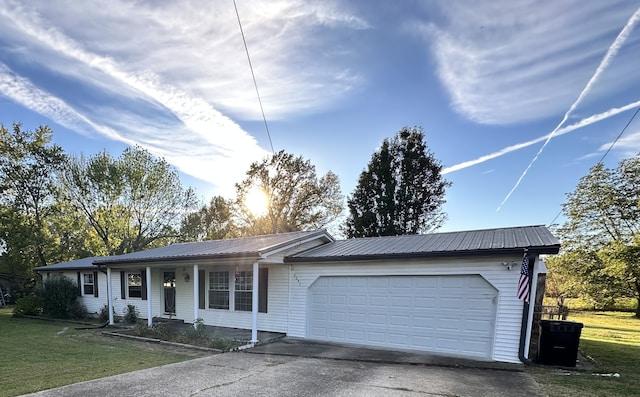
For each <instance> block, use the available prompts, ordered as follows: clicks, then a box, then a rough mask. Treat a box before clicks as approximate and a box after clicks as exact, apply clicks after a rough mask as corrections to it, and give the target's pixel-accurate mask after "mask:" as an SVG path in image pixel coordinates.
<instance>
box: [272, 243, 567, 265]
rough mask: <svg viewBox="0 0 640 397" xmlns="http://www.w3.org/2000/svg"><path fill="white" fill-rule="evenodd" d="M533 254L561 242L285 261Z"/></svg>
mask: <svg viewBox="0 0 640 397" xmlns="http://www.w3.org/2000/svg"><path fill="white" fill-rule="evenodd" d="M525 251H526V252H528V253H529V254H532V255H541V254H557V253H558V252H559V251H560V244H557V245H549V246H544V247H520V248H496V249H483V250H460V251H432V252H407V253H388V254H372V255H367V254H365V255H339V256H287V257H285V258H284V261H285V263H303V262H306V263H311V262H350V261H367V260H385V259H431V258H438V259H441V258H461V257H464V258H466V257H470V256H485V257H486V256H497V255H522V254H524V252H525Z"/></svg>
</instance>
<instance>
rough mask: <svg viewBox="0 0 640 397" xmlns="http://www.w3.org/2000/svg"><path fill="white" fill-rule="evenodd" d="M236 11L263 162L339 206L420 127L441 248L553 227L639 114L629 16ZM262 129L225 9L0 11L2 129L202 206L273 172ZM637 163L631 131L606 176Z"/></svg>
mask: <svg viewBox="0 0 640 397" xmlns="http://www.w3.org/2000/svg"><path fill="white" fill-rule="evenodd" d="M237 5H238V10H239V14H240V17H241V19H242V23H243V28H244V33H245V37H246V40H247V45H248V48H249V52H250V54H251V60H252V64H253V66H254V71H255V76H256V80H257V83H258V87H259V90H260V94H261V97H262V102H263V105H264V111H265V114H266V118H267V121H268V124H269V129H270V132H271V138H272V140H273V146H274V149H275V150H281V149H284V150H285V151H287V152H290V153H293V154H296V155H302V156H303V157H305V158H306V159H309V160H311V162H312V163H313V164H315V165H316V167H317V169H318V171H319V172H320V173H325V172H326V171H328V170H331V171H333V172H334V173H336V174H337V175H338V176H339V177H340V181H341V185H342V191H343V194H345V195H349V194H350V193H351V192H352V191H353V189H354V187H355V185H356V183H357V179H358V175H359V173H360V172H361V171H362V170H363V169H364V167H366V165H367V163H368V161H369V160H370V157H371V154H372V153H373V152H374V151H375V150H376V149H377V148H378V146H379V145H380V143H381V141H382V140H383V139H384V138H387V137H392V136H393V135H394V134H395V133H396V132H397V131H398V130H399V129H401V128H402V127H404V126H414V125H419V126H422V127H423V128H424V130H425V132H426V142H427V145H428V146H429V148H430V149H431V150H432V151H433V153H434V155H435V157H436V158H438V159H439V160H440V161H441V162H442V163H443V165H444V167H445V173H446V175H445V178H446V179H447V180H449V181H451V182H452V186H451V187H450V188H449V189H448V191H447V195H446V199H447V203H446V205H445V207H444V210H445V211H446V212H447V213H448V221H447V222H446V224H445V225H444V227H443V228H442V229H441V230H442V231H452V230H468V229H478V228H491V227H504V226H518V225H533V224H549V223H550V222H551V221H552V220H553V219H554V217H555V216H556V215H557V214H558V212H559V211H560V209H561V204H562V203H563V202H564V201H565V198H566V196H565V195H566V193H568V192H571V191H572V190H573V189H574V188H575V185H576V183H577V182H578V180H579V179H580V177H582V176H583V175H585V174H586V173H587V172H588V170H589V168H590V167H592V166H593V165H594V164H595V163H596V162H597V161H598V160H599V159H600V158H601V157H602V155H603V154H604V152H605V151H606V150H607V148H608V147H609V145H610V144H611V142H613V141H614V140H615V138H616V136H617V135H618V134H620V132H621V131H622V129H623V128H624V126H625V125H626V124H627V123H628V122H629V120H630V119H631V118H632V116H633V114H634V112H635V111H636V109H637V108H638V107H639V106H640V67H639V66H640V61H638V59H640V57H639V55H640V1H639V0H626V1H614V0H611V1H606V2H603V1H595V0H593V1H584V0H578V1H571V0H563V1H553V2H551V1H548V2H540V1H534V0H531V1H525V0H517V1H514V0H495V1H456V0H453V1H451V0H447V1H410V0H403V1H394V2H390V1H382V0H379V1H378V0H373V1H359V0H352V1H348V0H347V1H314V2H311V1H295V0H281V1H247V0H237ZM261 117H262V116H261V113H260V108H259V104H258V101H257V98H256V93H255V89H254V86H253V81H252V77H251V72H250V69H249V66H248V63H247V57H246V54H245V49H244V46H243V43H242V37H241V35H240V30H239V27H238V22H237V19H236V14H235V11H234V6H233V2H232V1H231V0H225V1H215V2H209V1H180V2H156V1H139V2H128V1H109V2H101V3H100V4H99V5H98V4H97V3H96V2H91V1H83V2H79V1H30V2H22V1H10V0H0V123H2V124H4V125H5V126H10V125H11V123H12V122H21V123H22V124H23V126H24V127H25V128H28V129H33V128H35V127H37V126H38V125H41V124H48V125H50V126H51V127H52V128H53V130H54V139H55V142H56V143H58V144H60V145H61V146H62V147H63V148H64V149H65V151H66V152H67V153H71V154H80V153H83V154H85V155H90V154H94V153H96V152H99V151H101V150H104V149H106V150H108V151H109V152H111V153H113V155H115V156H117V155H119V154H120V153H121V152H122V150H123V149H124V148H125V147H126V146H127V145H133V144H138V145H141V146H143V147H145V148H146V149H148V150H149V151H150V152H152V153H154V154H155V155H158V156H162V157H164V158H166V159H167V161H169V162H170V163H171V164H173V165H174V166H175V167H177V168H178V169H179V170H180V172H181V176H182V178H183V182H184V184H185V185H187V186H193V187H195V188H196V190H197V191H198V193H199V194H200V196H202V197H203V198H208V197H210V196H211V195H214V194H220V195H223V196H226V197H233V192H234V189H233V185H234V183H236V182H239V181H240V180H242V179H243V177H244V174H245V172H246V170H247V168H248V165H249V164H250V163H251V162H253V161H256V160H260V159H261V158H263V157H264V156H266V155H268V154H269V153H270V151H271V148H270V145H269V141H268V137H267V134H266V131H265V128H264V123H263V121H262V118H261ZM638 152H640V117H637V118H635V119H634V120H633V121H632V122H631V124H630V125H629V127H628V129H627V130H626V132H625V134H624V135H623V136H622V138H621V139H620V141H618V143H617V144H616V145H615V146H614V148H613V150H612V151H611V152H610V153H609V155H608V156H607V157H606V159H605V164H606V165H607V166H609V167H615V166H616V165H617V163H618V162H619V161H620V160H621V159H623V158H626V157H630V156H633V155H635V154H637V153H638ZM537 154H538V156H537V157H536V155H537ZM534 159H535V161H533V160H534ZM529 166H530V167H529ZM528 167H529V168H528ZM525 170H527V171H526V173H525ZM561 220H562V218H560V221H561Z"/></svg>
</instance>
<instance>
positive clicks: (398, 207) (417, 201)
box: [343, 127, 451, 238]
mask: <svg viewBox="0 0 640 397" xmlns="http://www.w3.org/2000/svg"><path fill="white" fill-rule="evenodd" d="M441 171H442V165H441V164H440V162H439V161H438V160H436V159H435V157H434V156H433V153H431V151H430V150H429V149H428V148H427V146H426V144H425V142H424V132H423V130H422V128H420V127H412V128H407V127H405V128H403V129H401V130H400V131H399V132H398V133H397V134H396V135H395V136H394V138H393V139H391V140H388V139H385V140H384V141H383V142H382V145H381V146H380V149H379V150H377V151H376V152H375V153H373V155H372V156H371V161H370V162H369V164H368V166H367V168H366V169H365V170H364V171H363V172H362V173H361V174H360V178H359V179H358V185H357V186H356V188H355V190H354V192H353V194H352V195H351V197H350V198H349V199H348V200H347V206H348V208H349V215H348V217H347V220H346V222H345V225H344V228H343V230H344V232H345V235H346V236H347V237H348V238H352V237H373V236H396V235H403V234H417V233H426V232H430V231H433V230H435V229H437V228H439V227H440V226H441V225H442V223H443V222H444V220H445V219H446V215H445V214H444V213H443V212H442V210H441V207H442V204H444V202H445V200H444V194H445V189H446V188H447V187H448V186H450V185H451V183H450V182H447V181H445V180H444V179H443V178H442V174H441Z"/></svg>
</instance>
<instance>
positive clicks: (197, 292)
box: [193, 264, 200, 327]
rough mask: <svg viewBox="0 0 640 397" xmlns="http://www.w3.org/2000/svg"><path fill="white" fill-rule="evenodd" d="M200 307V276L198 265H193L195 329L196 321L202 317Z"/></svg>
mask: <svg viewBox="0 0 640 397" xmlns="http://www.w3.org/2000/svg"><path fill="white" fill-rule="evenodd" d="M199 306H200V274H199V273H198V265H197V264H196V265H193V324H194V327H195V322H196V320H197V319H198V318H199V317H200V313H198V309H199Z"/></svg>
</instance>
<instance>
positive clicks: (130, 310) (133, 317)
mask: <svg viewBox="0 0 640 397" xmlns="http://www.w3.org/2000/svg"><path fill="white" fill-rule="evenodd" d="M124 321H126V322H127V323H129V324H135V323H136V322H137V321H138V309H137V308H136V307H135V305H127V308H126V309H125V313H124Z"/></svg>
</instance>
